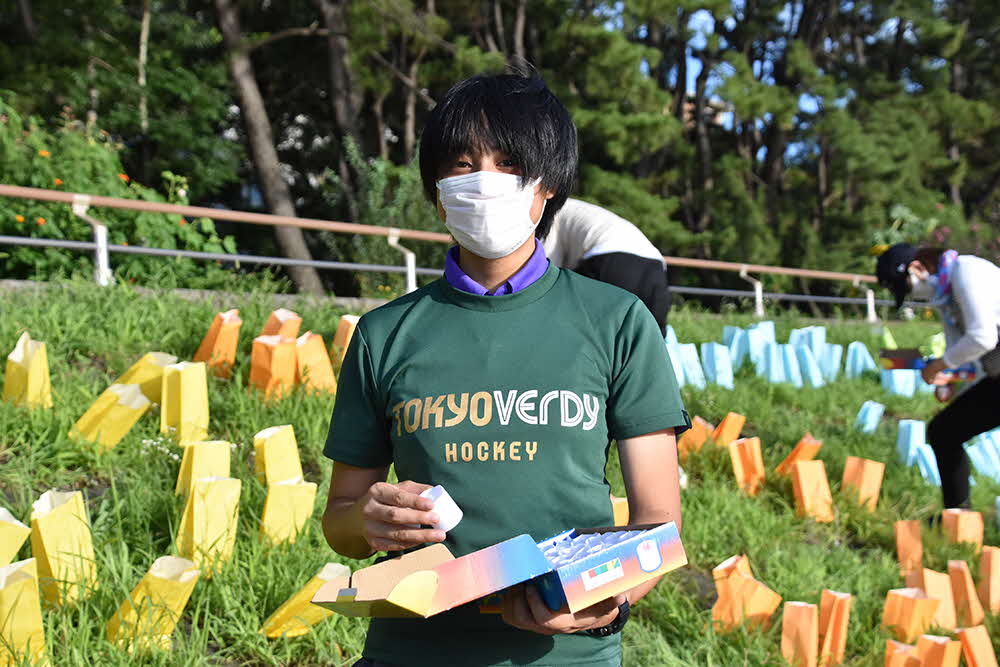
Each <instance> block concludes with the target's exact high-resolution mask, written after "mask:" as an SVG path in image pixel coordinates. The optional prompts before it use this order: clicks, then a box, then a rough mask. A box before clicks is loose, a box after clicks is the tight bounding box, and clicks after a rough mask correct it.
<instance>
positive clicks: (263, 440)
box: [253, 424, 302, 486]
mask: <svg viewBox="0 0 1000 667" xmlns="http://www.w3.org/2000/svg"><path fill="white" fill-rule="evenodd" d="M253 452H254V471H255V472H256V474H257V479H258V480H260V483H261V484H267V485H268V486H270V485H271V484H275V483H276V482H284V481H286V480H301V479H302V462H301V461H300V460H299V447H298V445H297V444H296V442H295V430H294V429H293V428H292V425H291V424H285V425H284V426H272V427H270V428H265V429H264V430H263V431H260V432H259V433H257V434H256V435H255V436H254V437H253Z"/></svg>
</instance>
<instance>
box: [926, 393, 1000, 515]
mask: <svg viewBox="0 0 1000 667" xmlns="http://www.w3.org/2000/svg"><path fill="white" fill-rule="evenodd" d="M997 426H1000V378H984V379H983V380H981V381H980V382H978V383H976V384H975V385H973V386H972V387H970V388H969V389H967V390H966V391H964V392H962V393H961V394H959V395H958V396H956V397H955V399H954V400H953V401H952V402H951V403H949V404H948V405H947V407H945V409H944V410H942V411H941V412H939V413H938V414H937V415H936V416H935V417H934V418H933V419H932V420H931V423H930V424H929V425H928V426H927V440H928V442H929V443H930V445H931V447H933V448H934V455H935V456H936V457H937V465H938V472H939V473H940V474H941V494H942V495H943V496H944V506H945V507H946V508H948V507H968V506H969V457H968V456H966V454H965V448H964V447H963V446H962V445H963V444H964V443H965V442H967V441H968V440H969V439H970V438H972V437H974V436H976V435H979V434H980V433H985V432H986V431H990V430H992V429H994V428H996V427H997Z"/></svg>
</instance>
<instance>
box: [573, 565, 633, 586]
mask: <svg viewBox="0 0 1000 667" xmlns="http://www.w3.org/2000/svg"><path fill="white" fill-rule="evenodd" d="M581 576H582V577H583V590H585V591H590V590H593V589H595V588H597V587H598V586H603V585H604V584H606V583H608V582H609V581H614V580H615V579H621V578H622V577H624V576H625V569H624V568H622V562H621V560H620V559H618V558H615V559H614V560H609V561H608V562H607V563H604V564H602V565H598V566H597V567H595V568H592V569H590V570H585V571H584V572H583V574H582V575H581Z"/></svg>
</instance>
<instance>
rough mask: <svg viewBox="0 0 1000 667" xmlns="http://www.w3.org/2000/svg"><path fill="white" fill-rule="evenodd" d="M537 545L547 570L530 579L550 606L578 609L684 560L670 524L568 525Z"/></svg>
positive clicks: (676, 565) (617, 592) (633, 585)
mask: <svg viewBox="0 0 1000 667" xmlns="http://www.w3.org/2000/svg"><path fill="white" fill-rule="evenodd" d="M538 548H539V549H540V550H541V551H542V553H543V554H545V557H546V558H548V559H549V562H550V563H551V564H552V568H553V569H552V571H551V572H548V573H546V574H543V575H542V576H541V577H538V578H536V579H534V580H533V582H534V583H535V584H536V585H537V586H538V590H539V592H540V593H541V595H542V599H543V600H545V604H546V606H548V608H549V609H552V610H553V611H558V610H560V609H563V608H568V609H569V611H571V612H576V611H580V610H581V609H585V608H587V607H590V606H591V605H594V604H596V603H598V602H600V601H601V600H606V599H607V598H609V597H612V596H614V595H618V594H619V593H623V592H625V591H627V590H629V589H631V588H635V587H636V586H638V585H639V584H641V583H642V582H644V581H648V580H649V579H652V578H654V577H658V576H660V575H662V574H665V573H667V572H669V571H670V570H674V569H676V568H678V567H680V566H682V565H684V564H686V563H687V555H686V554H685V553H684V547H683V545H682V544H681V540H680V535H679V534H678V533H677V527H676V526H675V525H674V524H673V523H665V524H659V525H655V526H619V527H615V528H593V529H589V530H569V531H566V532H565V533H560V534H559V535H556V536H555V537H551V538H549V539H547V540H544V541H542V542H539V543H538Z"/></svg>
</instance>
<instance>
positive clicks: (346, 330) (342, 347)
mask: <svg viewBox="0 0 1000 667" xmlns="http://www.w3.org/2000/svg"><path fill="white" fill-rule="evenodd" d="M360 319H361V318H360V317H358V316H357V315H341V316H340V322H338V323H337V333H335V334H334V335H333V344H332V345H331V346H330V356H331V357H333V358H334V359H336V360H337V364H338V365H340V364H342V363H344V356H345V355H347V346H348V345H350V344H351V338H353V337H354V330H355V329H356V328H357V326H358V321H359V320H360Z"/></svg>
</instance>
